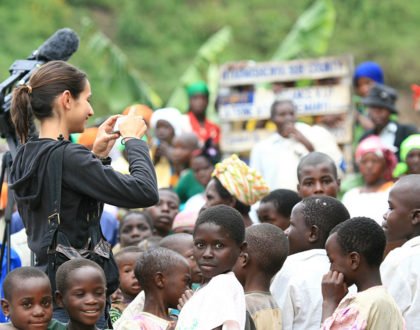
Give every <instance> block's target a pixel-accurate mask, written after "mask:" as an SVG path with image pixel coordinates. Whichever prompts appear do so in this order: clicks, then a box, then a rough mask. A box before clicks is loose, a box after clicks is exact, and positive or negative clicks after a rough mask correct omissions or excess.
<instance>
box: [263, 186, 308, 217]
mask: <svg viewBox="0 0 420 330" xmlns="http://www.w3.org/2000/svg"><path fill="white" fill-rule="evenodd" d="M301 200H302V198H301V197H300V196H299V195H298V194H297V193H296V192H295V191H293V190H289V189H276V190H273V191H271V192H270V193H269V194H268V195H267V196H265V197H264V198H263V199H261V204H262V203H273V205H274V207H275V208H276V212H277V213H278V214H281V215H282V216H284V217H287V218H290V214H291V213H292V209H293V207H294V206H295V205H296V204H297V203H299V202H300V201H301ZM261 204H260V205H261Z"/></svg>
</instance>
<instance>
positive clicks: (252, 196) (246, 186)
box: [212, 155, 270, 205]
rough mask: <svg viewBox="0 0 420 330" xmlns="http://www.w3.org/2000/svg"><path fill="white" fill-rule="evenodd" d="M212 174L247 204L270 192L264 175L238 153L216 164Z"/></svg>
mask: <svg viewBox="0 0 420 330" xmlns="http://www.w3.org/2000/svg"><path fill="white" fill-rule="evenodd" d="M212 176H214V177H216V178H217V179H219V181H220V183H221V184H222V185H223V187H225V189H226V190H227V191H229V193H230V194H231V195H233V196H234V197H235V198H236V199H238V200H239V201H241V202H242V203H244V204H246V205H252V204H254V203H256V202H258V201H259V200H260V199H261V198H263V197H264V196H266V195H267V194H268V193H269V192H270V189H269V188H268V186H267V184H266V183H265V181H264V179H263V178H262V176H261V175H260V174H259V173H258V172H257V171H256V170H254V169H252V168H250V167H248V165H246V164H245V163H244V162H243V161H242V160H240V159H239V158H238V156H237V155H232V156H230V157H229V158H226V159H225V160H223V161H222V162H221V163H218V164H216V166H215V169H214V171H213V173H212Z"/></svg>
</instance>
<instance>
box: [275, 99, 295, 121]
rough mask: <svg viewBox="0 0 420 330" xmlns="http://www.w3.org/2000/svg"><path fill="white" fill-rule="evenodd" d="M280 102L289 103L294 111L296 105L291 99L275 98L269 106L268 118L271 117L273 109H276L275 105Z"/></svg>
mask: <svg viewBox="0 0 420 330" xmlns="http://www.w3.org/2000/svg"><path fill="white" fill-rule="evenodd" d="M281 104H290V105H291V106H292V108H293V110H295V111H296V105H295V103H294V102H293V101H292V100H288V99H284V100H277V101H274V102H273V104H272V105H271V108H270V118H271V119H272V118H273V117H274V111H276V109H277V107H278V106H279V105H281Z"/></svg>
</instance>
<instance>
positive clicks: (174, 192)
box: [158, 188, 180, 202]
mask: <svg viewBox="0 0 420 330" xmlns="http://www.w3.org/2000/svg"><path fill="white" fill-rule="evenodd" d="M161 191H167V192H170V193H172V194H174V196H176V198H177V199H178V202H180V199H179V196H178V194H177V193H176V191H175V190H173V189H172V188H159V190H158V192H159V193H160V192H161Z"/></svg>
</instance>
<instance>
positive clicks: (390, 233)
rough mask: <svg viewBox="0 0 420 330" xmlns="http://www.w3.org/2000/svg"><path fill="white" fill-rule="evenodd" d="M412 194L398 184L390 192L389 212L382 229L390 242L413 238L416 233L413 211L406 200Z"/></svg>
mask: <svg viewBox="0 0 420 330" xmlns="http://www.w3.org/2000/svg"><path fill="white" fill-rule="evenodd" d="M409 194H410V192H409V191H408V189H406V188H405V187H404V186H401V185H399V184H398V182H397V183H396V184H395V185H394V186H393V187H392V189H391V191H390V192H389V197H388V204H389V208H388V211H387V212H386V213H385V214H384V220H385V221H383V222H382V227H383V228H384V231H385V236H386V239H387V241H388V242H392V241H398V240H401V239H407V238H409V237H411V235H412V234H413V232H414V226H413V223H412V212H411V211H412V209H411V208H410V207H409V205H408V203H407V202H404V199H405V198H406V196H407V195H409Z"/></svg>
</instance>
